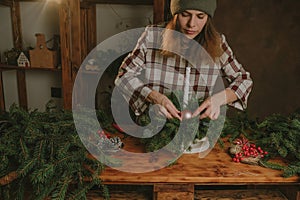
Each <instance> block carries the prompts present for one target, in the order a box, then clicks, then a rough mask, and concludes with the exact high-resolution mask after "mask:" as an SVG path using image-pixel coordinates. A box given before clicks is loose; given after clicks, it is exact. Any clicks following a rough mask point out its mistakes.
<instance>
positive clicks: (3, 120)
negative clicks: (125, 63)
mask: <svg viewBox="0 0 300 200" xmlns="http://www.w3.org/2000/svg"><path fill="white" fill-rule="evenodd" d="M98 116H99V117H100V120H103V122H104V120H105V117H104V116H102V113H101V112H100V113H99V115H98ZM0 134H1V135H0V160H1V162H0V179H3V177H5V176H7V175H8V174H12V173H15V177H13V178H12V179H11V180H8V181H7V183H3V184H0V195H1V199H7V200H10V199H20V200H21V199H24V197H26V199H35V200H37V199H57V200H59V199H61V200H62V199H72V200H73V199H86V194H87V192H88V191H89V190H90V189H91V188H92V187H96V186H97V187H100V188H102V189H103V194H104V196H105V197H106V198H108V190H107V188H106V187H105V186H104V185H103V184H102V183H101V179H100V174H101V172H102V170H103V168H104V166H103V165H102V164H101V163H100V162H98V161H97V160H96V159H93V158H92V157H91V156H90V155H89V153H88V152H87V150H86V148H85V147H84V146H83V144H82V142H81V140H80V138H79V136H78V134H77V132H76V130H75V126H74V122H73V117H72V113H71V112H68V111H63V110H55V111H50V110H47V111H46V112H39V111H37V110H34V111H25V110H23V109H21V108H19V107H18V106H16V105H13V106H11V108H10V110H9V112H5V113H3V114H2V115H0ZM26 191H27V192H26ZM28 191H30V192H28Z"/></svg>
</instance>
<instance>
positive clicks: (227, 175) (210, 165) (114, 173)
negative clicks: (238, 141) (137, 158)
mask: <svg viewBox="0 0 300 200" xmlns="http://www.w3.org/2000/svg"><path fill="white" fill-rule="evenodd" d="M124 143H125V147H124V148H125V150H128V151H133V152H142V151H143V148H142V146H141V145H140V144H139V143H138V141H137V140H133V138H131V137H128V138H127V139H125V140H124ZM227 148H228V147H224V148H221V147H220V146H219V145H218V144H217V145H216V146H215V147H214V149H213V150H212V151H211V152H210V153H209V154H208V156H206V157H205V158H199V157H198V154H184V155H182V156H181V157H180V158H179V159H178V160H177V162H176V163H175V164H174V165H172V166H168V167H165V168H163V169H160V170H157V171H153V172H147V173H127V172H122V171H118V170H115V169H112V168H109V167H107V168H106V169H105V171H104V172H103V173H102V175H101V179H102V180H103V182H104V184H108V185H109V184H126V185H134V184H137V185H153V192H154V197H155V199H169V198H170V199H185V200H188V199H194V186H196V185H200V186H201V185H202V186H204V185H252V186H253V185H273V186H279V187H281V188H282V189H283V191H282V192H283V193H285V195H287V196H288V197H289V199H297V200H299V199H300V178H299V177H298V176H294V177H290V178H283V177H282V176H281V175H282V172H281V171H278V170H272V169H269V168H264V167H261V166H254V165H247V164H242V163H235V162H232V159H231V157H230V156H229V154H227V152H226V150H227ZM285 190H286V191H285Z"/></svg>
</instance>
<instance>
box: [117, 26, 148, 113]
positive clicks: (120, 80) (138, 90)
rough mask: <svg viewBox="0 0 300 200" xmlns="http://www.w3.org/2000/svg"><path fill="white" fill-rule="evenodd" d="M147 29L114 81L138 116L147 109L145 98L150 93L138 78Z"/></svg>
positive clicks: (143, 61) (140, 72)
mask: <svg viewBox="0 0 300 200" xmlns="http://www.w3.org/2000/svg"><path fill="white" fill-rule="evenodd" d="M147 29H148V27H147V28H146V30H145V32H144V33H143V34H142V35H141V37H140V38H139V40H138V42H137V45H136V47H135V48H134V50H133V51H132V52H131V53H129V54H128V56H127V57H126V58H125V59H124V61H123V63H122V64H121V67H120V69H119V74H118V76H117V78H116V80H115V85H116V87H117V88H118V90H119V91H120V92H121V93H122V95H123V97H124V98H125V100H126V101H127V102H128V104H129V106H130V107H131V109H132V110H133V111H134V113H135V114H136V115H137V116H138V115H140V114H142V113H143V112H144V111H145V110H146V108H147V107H148V102H147V101H146V98H147V96H148V95H149V94H150V92H151V91H152V90H151V89H150V88H149V87H147V86H146V85H145V84H144V83H143V81H142V80H141V79H140V78H139V77H140V75H141V74H142V71H143V69H144V67H145V58H146V52H147V47H146V43H147V37H149V36H148V33H147V32H148V31H147Z"/></svg>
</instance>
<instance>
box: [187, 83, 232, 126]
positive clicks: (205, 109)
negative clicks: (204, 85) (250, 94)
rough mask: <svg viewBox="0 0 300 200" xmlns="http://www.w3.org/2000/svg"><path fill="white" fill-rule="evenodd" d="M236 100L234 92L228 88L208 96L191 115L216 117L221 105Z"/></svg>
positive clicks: (213, 118) (201, 117)
mask: <svg viewBox="0 0 300 200" xmlns="http://www.w3.org/2000/svg"><path fill="white" fill-rule="evenodd" d="M236 100H237V96H236V94H235V93H234V92H233V91H232V90H231V89H229V88H227V89H225V90H223V91H221V92H219V93H217V94H214V95H213V96H211V97H208V98H207V99H206V100H205V101H204V102H203V103H202V104H201V105H200V106H199V107H198V108H197V109H196V110H195V111H194V113H193V115H192V117H196V116H198V115H200V116H199V118H200V119H203V118H206V117H208V118H210V119H212V120H215V119H218V117H219V115H220V110H221V106H222V105H225V104H228V103H230V102H234V101H236Z"/></svg>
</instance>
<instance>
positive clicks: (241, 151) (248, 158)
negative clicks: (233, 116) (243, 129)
mask: <svg viewBox="0 0 300 200" xmlns="http://www.w3.org/2000/svg"><path fill="white" fill-rule="evenodd" d="M229 152H230V154H231V155H232V156H233V158H232V160H233V161H234V162H237V163H238V162H242V163H247V164H253V165H257V164H259V161H260V159H261V158H264V157H265V156H266V155H267V154H268V152H267V151H263V150H262V148H261V147H256V145H255V144H254V143H250V142H249V140H247V139H246V138H244V137H243V138H242V139H236V140H235V141H234V143H233V145H232V146H231V147H230V149H229Z"/></svg>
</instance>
